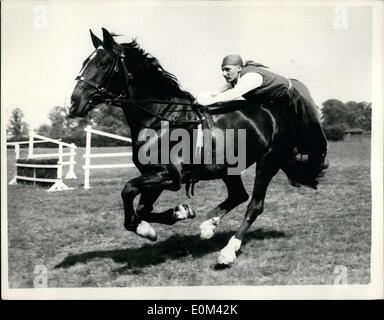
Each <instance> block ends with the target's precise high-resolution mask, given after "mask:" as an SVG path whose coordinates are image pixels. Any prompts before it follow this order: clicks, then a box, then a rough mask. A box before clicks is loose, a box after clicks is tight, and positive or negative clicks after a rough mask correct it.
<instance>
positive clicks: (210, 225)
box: [200, 217, 220, 240]
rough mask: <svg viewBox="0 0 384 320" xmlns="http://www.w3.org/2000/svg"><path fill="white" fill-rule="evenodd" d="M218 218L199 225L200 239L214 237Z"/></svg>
mask: <svg viewBox="0 0 384 320" xmlns="http://www.w3.org/2000/svg"><path fill="white" fill-rule="evenodd" d="M219 220H220V218H219V217H214V218H212V219H209V220H206V221H204V222H203V223H202V224H201V225H200V238H201V239H203V240H208V239H211V238H212V237H213V236H214V235H215V230H216V226H217V224H218V222H219Z"/></svg>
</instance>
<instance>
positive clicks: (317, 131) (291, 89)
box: [196, 54, 326, 154]
mask: <svg viewBox="0 0 384 320" xmlns="http://www.w3.org/2000/svg"><path fill="white" fill-rule="evenodd" d="M221 70H222V72H223V76H224V78H225V80H226V84H225V86H224V87H223V88H221V89H220V90H217V91H212V92H208V93H203V94H201V95H199V96H198V97H197V99H196V101H197V103H199V104H200V105H203V106H208V105H211V104H214V103H220V102H227V101H232V100H236V99H238V98H241V97H243V98H245V100H247V101H251V102H256V103H261V104H263V103H265V104H266V105H271V104H279V105H281V106H282V107H284V106H285V107H290V110H292V112H294V113H295V114H294V117H295V118H296V121H295V123H296V130H297V134H296V136H297V137H298V138H299V139H300V140H301V141H297V143H298V145H297V147H298V149H299V152H300V153H303V154H308V148H310V145H311V144H315V145H316V143H315V141H314V140H311V138H312V139H313V138H315V139H316V140H317V141H318V142H319V143H320V144H321V149H324V148H326V139H325V135H324V133H323V131H322V129H321V126H320V117H319V111H318V107H317V106H316V104H315V103H314V101H313V99H312V98H311V96H310V94H309V91H308V90H307V88H306V87H305V86H304V85H303V84H302V83H300V82H299V81H297V80H292V81H291V80H290V79H287V78H285V77H283V76H281V75H278V74H276V73H273V72H271V71H269V70H267V67H266V66H264V65H262V64H260V63H256V62H254V61H246V62H245V63H243V60H242V58H241V56H240V55H238V54H231V55H228V56H226V57H224V59H223V62H222V64H221ZM309 136H312V137H311V138H310V137H309Z"/></svg>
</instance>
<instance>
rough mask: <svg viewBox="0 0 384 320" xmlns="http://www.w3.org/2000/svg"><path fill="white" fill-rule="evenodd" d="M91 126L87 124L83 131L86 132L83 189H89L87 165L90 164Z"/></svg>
mask: <svg viewBox="0 0 384 320" xmlns="http://www.w3.org/2000/svg"><path fill="white" fill-rule="evenodd" d="M91 130H92V127H91V126H87V127H86V128H85V129H84V131H85V132H86V133H87V136H86V141H85V163H84V168H85V169H84V189H89V188H90V186H89V166H90V164H91V138H92V132H91Z"/></svg>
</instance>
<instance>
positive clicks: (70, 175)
mask: <svg viewBox="0 0 384 320" xmlns="http://www.w3.org/2000/svg"><path fill="white" fill-rule="evenodd" d="M70 150H71V151H70V152H71V156H70V157H69V170H68V173H67V175H66V176H65V179H77V177H76V174H75V171H74V166H75V163H76V162H75V144H74V143H71V147H70Z"/></svg>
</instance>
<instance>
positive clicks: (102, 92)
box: [75, 52, 133, 104]
mask: <svg viewBox="0 0 384 320" xmlns="http://www.w3.org/2000/svg"><path fill="white" fill-rule="evenodd" d="M124 58H125V54H124V52H121V53H120V54H118V55H116V56H115V59H114V60H113V64H112V67H111V68H110V69H109V70H108V72H107V74H106V76H105V78H104V79H103V81H102V82H101V83H97V82H94V81H92V80H89V79H85V78H84V76H82V75H79V76H77V77H76V78H75V79H76V80H77V81H81V82H84V83H85V84H86V85H88V86H90V87H91V88H93V89H95V90H96V91H97V92H96V93H95V94H94V95H93V96H92V98H91V99H90V100H89V103H90V104H94V101H93V99H94V98H96V97H99V98H103V99H119V98H126V97H127V95H126V90H124V93H120V94H115V93H113V92H111V91H109V90H108V89H107V87H108V83H109V81H110V79H111V78H112V75H113V74H114V73H118V72H119V62H120V63H121V65H122V67H123V71H124V77H125V80H126V84H127V88H129V82H130V80H132V79H133V75H132V73H130V72H129V71H128V70H127V67H126V66H125V63H124Z"/></svg>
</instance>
